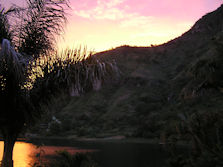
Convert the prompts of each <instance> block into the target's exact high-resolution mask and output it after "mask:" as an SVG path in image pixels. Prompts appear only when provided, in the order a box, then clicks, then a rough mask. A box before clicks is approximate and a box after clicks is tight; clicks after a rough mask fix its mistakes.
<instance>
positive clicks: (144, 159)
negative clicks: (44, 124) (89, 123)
mask: <svg viewBox="0 0 223 167" xmlns="http://www.w3.org/2000/svg"><path fill="white" fill-rule="evenodd" d="M34 143H38V144H39V141H37V142H35V141H34ZM40 150H41V151H42V152H44V155H46V157H47V155H54V154H55V152H56V151H59V150H67V151H68V152H70V153H72V154H74V153H76V152H93V153H92V156H93V159H94V160H95V161H96V162H97V163H98V164H99V166H100V167H164V166H165V164H166V163H165V161H166V159H167V158H166V157H167V153H166V152H165V151H164V150H163V148H162V147H160V146H159V145H154V144H148V143H124V142H103V141H99V142H98V141H97V142H94V141H72V140H67V141H61V140H53V141H52V140H46V141H44V146H41V147H40V148H38V147H37V146H36V145H34V144H31V143H25V142H16V144H15V147H14V152H13V160H14V167H30V164H33V163H34V162H35V160H36V154H37V153H39V152H40ZM2 152H3V142H0V157H2Z"/></svg>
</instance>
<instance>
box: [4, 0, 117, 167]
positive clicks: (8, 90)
mask: <svg viewBox="0 0 223 167" xmlns="http://www.w3.org/2000/svg"><path fill="white" fill-rule="evenodd" d="M26 2H27V6H26V7H25V8H20V7H17V6H14V7H12V8H10V9H9V10H7V11H6V10H5V9H1V10H0V25H1V27H0V35H1V36H0V39H1V48H0V106H1V111H0V132H1V133H2V136H3V140H4V153H3V159H2V165H1V166H2V167H12V166H13V160H12V152H13V147H14V144H15V141H16V139H17V137H18V135H19V134H20V133H21V132H22V131H23V130H25V129H26V128H27V127H29V126H30V125H32V124H33V123H35V120H36V119H38V118H40V115H41V113H42V111H43V107H42V106H43V105H47V104H49V102H50V99H51V97H53V96H56V95H58V93H59V92H60V91H63V92H67V93H70V94H71V95H78V94H81V93H83V92H86V91H90V90H92V89H94V88H95V85H98V84H99V85H100V84H101V83H103V82H104V81H105V79H106V78H107V77H108V76H110V75H111V74H113V73H114V72H115V71H116V70H117V68H116V67H115V66H114V65H113V64H112V63H108V62H102V61H99V60H98V59H97V58H96V57H94V56H89V57H86V55H85V56H84V57H82V58H81V57H80V52H79V51H78V50H76V51H75V50H73V51H71V50H70V51H69V50H67V51H66V52H64V53H63V54H62V56H58V53H57V52H55V51H54V44H55V37H56V36H57V35H59V34H60V32H61V31H62V30H63V25H64V23H65V22H66V17H65V8H67V7H68V4H67V1H66V0H60V1H58V0H27V1H26ZM10 19H12V20H10Z"/></svg>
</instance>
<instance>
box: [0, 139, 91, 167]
mask: <svg viewBox="0 0 223 167" xmlns="http://www.w3.org/2000/svg"><path fill="white" fill-rule="evenodd" d="M3 148H4V145H3V142H2V141H0V157H1V158H2V154H3ZM63 150H66V151H68V152H69V153H71V154H74V153H76V152H91V151H93V150H87V149H78V148H75V147H66V146H41V147H37V146H36V145H34V144H31V143H25V142H16V143H15V147H14V150H13V160H14V167H31V165H32V164H34V162H35V161H36V155H37V154H39V153H40V152H41V154H42V155H43V156H51V155H55V154H56V151H63Z"/></svg>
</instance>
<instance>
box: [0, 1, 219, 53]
mask: <svg viewBox="0 0 223 167" xmlns="http://www.w3.org/2000/svg"><path fill="white" fill-rule="evenodd" d="M1 1H2V2H3V5H5V6H8V5H9V4H10V3H17V4H20V5H23V4H24V0H1ZM70 3H71V8H72V10H70V11H69V17H68V24H67V26H66V29H65V30H66V31H65V33H64V39H63V40H61V41H59V42H58V46H59V48H65V47H71V48H72V47H77V46H78V45H86V46H87V47H88V49H91V50H95V51H102V50H107V49H111V48H113V47H117V46H120V45H125V44H126V45H133V46H150V45H151V44H161V43H164V42H167V41H169V40H171V39H173V38H175V37H177V36H179V35H181V34H182V33H184V32H185V31H187V30H189V29H190V28H191V26H192V25H193V24H194V23H195V22H196V21H197V20H198V19H199V18H201V17H202V16H203V15H205V14H206V13H208V12H211V11H213V10H215V9H217V8H218V7H219V6H220V5H221V4H222V3H223V1H222V0H70Z"/></svg>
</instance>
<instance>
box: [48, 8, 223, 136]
mask: <svg viewBox="0 0 223 167" xmlns="http://www.w3.org/2000/svg"><path fill="white" fill-rule="evenodd" d="M222 18H223V6H221V7H220V8H218V9H217V10H216V11H214V12H211V13H209V14H207V15H205V16H204V17H202V18H201V19H200V20H199V21H197V22H196V23H195V25H194V26H193V27H192V28H191V30H189V31H188V32H186V33H184V34H183V35H182V36H181V37H178V38H176V39H174V40H172V41H170V42H168V43H165V44H163V45H160V46H155V47H148V48H138V47H129V46H123V47H118V48H116V49H113V50H110V51H105V52H102V53H98V54H97V55H96V56H99V57H100V58H101V59H107V60H113V59H114V60H115V61H116V62H117V65H118V67H119V68H120V70H121V76H120V79H119V80H118V81H113V82H111V83H110V84H108V85H106V86H104V87H103V88H101V90H99V91H94V92H90V93H88V94H86V95H84V96H81V97H72V98H71V99H69V103H67V101H66V102H64V103H63V105H62V106H61V107H59V109H58V108H57V109H55V112H53V113H51V114H53V115H55V116H56V117H57V118H58V119H59V120H60V121H61V122H62V125H61V126H62V127H61V131H63V132H64V131H66V134H67V135H73V134H74V135H78V136H94V137H103V136H110V135H125V136H131V137H159V135H160V133H161V132H162V131H165V132H166V133H172V132H173V131H175V125H176V122H177V121H179V118H178V114H180V113H185V112H186V113H188V114H190V113H193V112H196V111H198V112H204V111H207V110H208V111H212V110H213V111H216V110H218V111H221V110H222V106H223V105H222V104H223V103H222V100H223V94H222V93H223V91H222V90H223V66H222V64H223V19H222ZM66 100H67V99H66ZM57 130H58V129H57Z"/></svg>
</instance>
